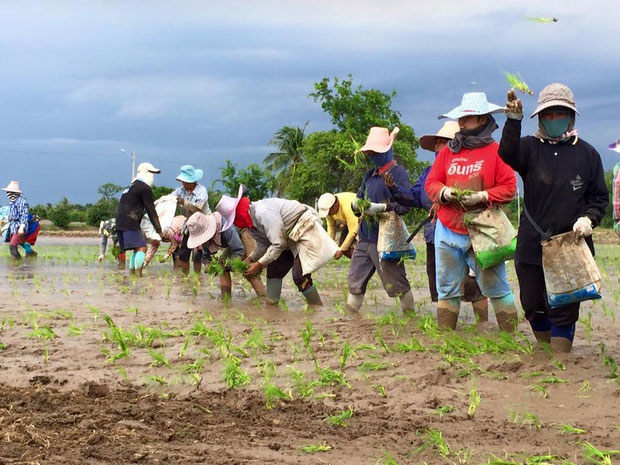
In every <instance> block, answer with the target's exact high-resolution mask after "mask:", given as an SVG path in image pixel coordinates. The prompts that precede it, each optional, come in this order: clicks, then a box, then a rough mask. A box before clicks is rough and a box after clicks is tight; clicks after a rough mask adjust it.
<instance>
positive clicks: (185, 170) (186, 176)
mask: <svg viewBox="0 0 620 465" xmlns="http://www.w3.org/2000/svg"><path fill="white" fill-rule="evenodd" d="M201 179H202V170H201V169H197V168H194V167H193V166H192V165H183V166H181V174H179V175H178V176H177V181H181V182H198V181H200V180H201Z"/></svg>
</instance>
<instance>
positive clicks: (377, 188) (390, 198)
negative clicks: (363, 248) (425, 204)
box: [357, 163, 411, 243]
mask: <svg viewBox="0 0 620 465" xmlns="http://www.w3.org/2000/svg"><path fill="white" fill-rule="evenodd" d="M386 171H389V172H390V173H391V174H392V176H393V177H394V184H398V186H399V187H400V189H401V190H403V191H407V190H409V189H411V183H410V182H409V176H408V175H407V171H406V170H405V168H403V167H402V166H400V165H397V164H396V163H394V164H393V165H392V166H390V167H389V169H387V170H386ZM381 174H382V173H379V169H377V168H373V169H371V170H368V171H367V172H366V174H364V179H362V185H361V186H360V188H359V190H358V191H357V197H358V198H360V199H363V198H364V197H367V198H368V199H370V201H371V202H375V203H387V205H388V211H395V212H396V213H398V214H399V215H405V214H406V213H408V212H409V210H411V209H410V208H409V207H405V206H403V205H401V204H399V203H397V202H396V199H395V198H394V195H393V194H392V192H391V191H390V189H388V188H387V186H386V185H385V182H383V177H382V176H381ZM358 234H359V238H360V240H361V241H365V242H374V243H376V242H377V240H378V237H379V221H377V219H375V218H374V217H367V218H364V219H363V220H362V222H361V225H360V228H359V231H358Z"/></svg>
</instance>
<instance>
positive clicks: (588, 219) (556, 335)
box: [499, 83, 609, 352]
mask: <svg viewBox="0 0 620 465" xmlns="http://www.w3.org/2000/svg"><path fill="white" fill-rule="evenodd" d="M506 108H507V110H506V116H507V119H506V124H505V125H504V131H503V134H502V139H501V142H500V148H499V155H500V157H502V159H503V160H504V161H505V162H506V163H508V164H509V165H510V166H511V167H512V168H514V169H515V170H516V171H517V172H518V173H519V174H520V175H521V178H522V179H523V188H524V203H525V209H526V212H527V214H526V212H525V211H524V214H523V215H521V222H520V225H519V233H518V241H517V251H516V254H515V269H516V272H517V278H518V280H519V286H520V288H521V305H522V306H523V310H524V311H525V317H526V318H527V319H528V321H529V322H530V326H531V327H532V331H533V332H534V336H535V337H536V339H537V340H538V341H539V342H545V343H550V344H551V351H552V352H570V351H571V350H572V345H573V338H574V336H575V323H576V322H577V320H578V319H579V302H574V303H571V304H569V305H566V306H561V307H555V308H552V307H551V306H550V304H549V302H548V298H547V288H546V285H545V275H544V273H543V265H542V246H541V235H540V233H539V232H537V230H536V229H535V228H536V226H535V225H534V224H533V223H532V221H530V218H531V219H532V220H533V221H534V223H536V225H537V227H538V228H540V229H541V230H542V231H547V232H548V233H549V235H551V234H560V233H565V232H568V231H575V232H576V233H577V235H578V236H581V237H585V241H586V243H587V244H588V246H589V248H590V250H591V251H592V253H594V246H593V243H592V237H591V235H592V228H593V227H595V226H597V225H598V224H599V223H600V221H601V219H602V218H603V215H604V214H605V209H606V207H607V204H608V203H609V197H608V193H607V188H606V186H605V178H604V172H603V165H602V163H601V158H600V156H599V154H598V152H597V151H596V150H595V149H594V147H592V146H591V145H590V144H588V143H587V142H585V141H584V140H582V139H581V138H579V136H578V135H577V130H576V129H575V115H577V114H579V112H578V111H577V107H576V105H575V99H574V96H573V92H572V91H571V89H569V88H568V87H567V86H565V85H564V84H560V83H553V84H549V85H548V86H547V87H545V88H544V89H543V90H542V91H541V92H540V95H539V96H538V106H537V107H536V109H535V110H534V112H533V113H532V114H531V116H530V117H531V118H533V117H534V116H538V129H536V131H535V132H534V134H533V135H531V136H525V137H521V120H522V118H523V105H522V103H521V101H520V100H519V99H518V98H517V97H516V95H515V92H514V90H510V91H509V92H508V101H507V103H506ZM528 215H529V218H528ZM566 265H567V266H568V265H569V264H566Z"/></svg>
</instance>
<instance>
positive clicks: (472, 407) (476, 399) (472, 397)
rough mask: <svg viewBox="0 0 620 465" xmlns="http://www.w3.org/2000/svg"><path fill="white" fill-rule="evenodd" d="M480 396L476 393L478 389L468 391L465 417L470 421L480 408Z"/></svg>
mask: <svg viewBox="0 0 620 465" xmlns="http://www.w3.org/2000/svg"><path fill="white" fill-rule="evenodd" d="M480 400H481V397H480V394H479V393H478V389H476V388H473V389H472V390H471V391H469V407H467V417H468V418H469V419H470V420H472V419H473V418H474V416H475V415H476V411H477V410H478V407H479V406H480Z"/></svg>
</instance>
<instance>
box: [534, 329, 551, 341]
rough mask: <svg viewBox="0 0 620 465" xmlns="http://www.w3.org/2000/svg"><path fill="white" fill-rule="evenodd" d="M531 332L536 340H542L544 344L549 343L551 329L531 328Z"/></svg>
mask: <svg viewBox="0 0 620 465" xmlns="http://www.w3.org/2000/svg"><path fill="white" fill-rule="evenodd" d="M532 332H533V333H534V337H535V338H536V341H537V342H539V343H540V342H544V343H546V344H549V343H551V330H549V331H534V330H532Z"/></svg>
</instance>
